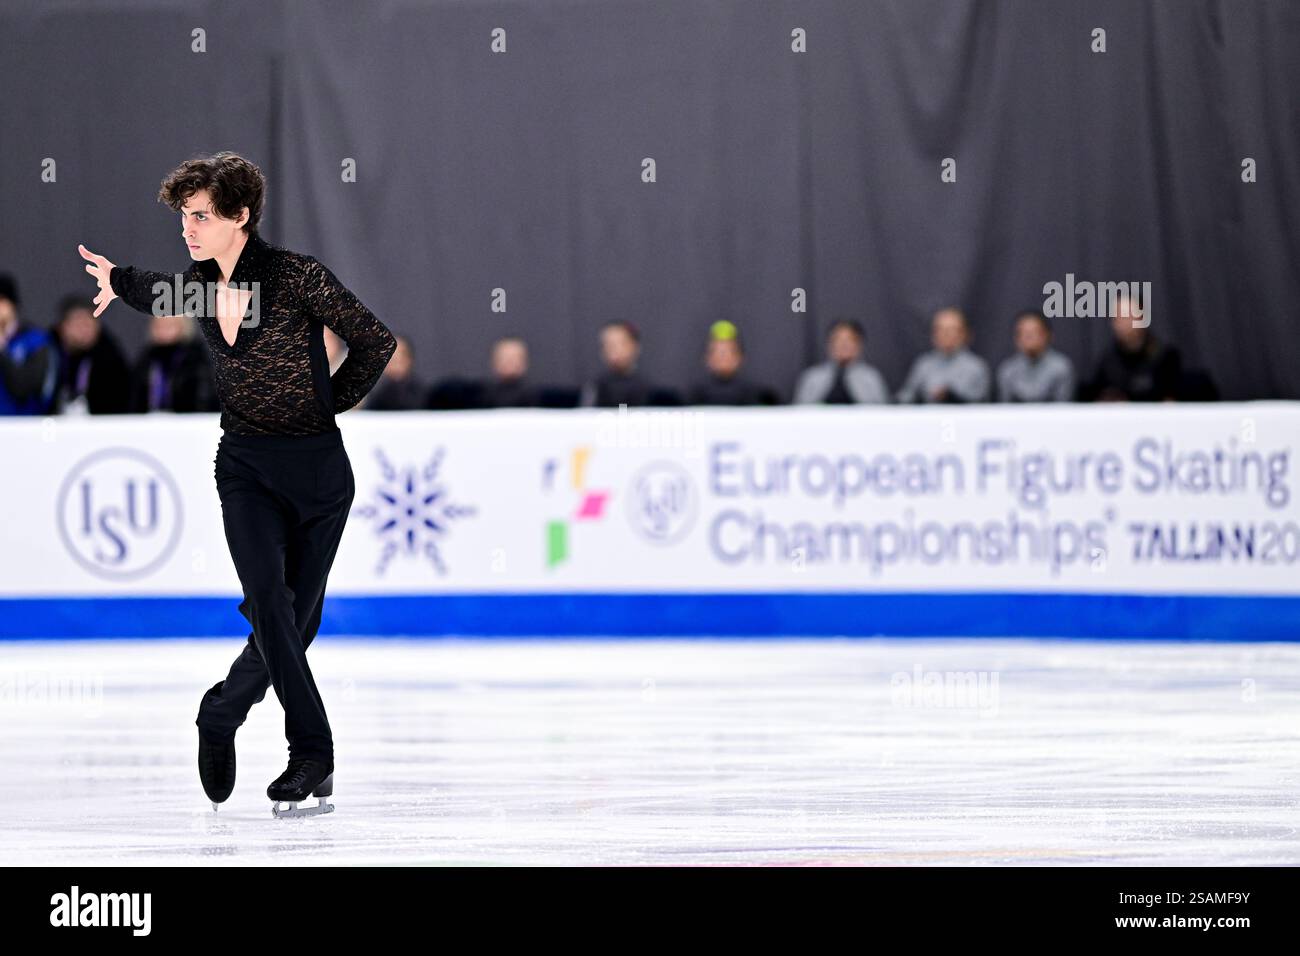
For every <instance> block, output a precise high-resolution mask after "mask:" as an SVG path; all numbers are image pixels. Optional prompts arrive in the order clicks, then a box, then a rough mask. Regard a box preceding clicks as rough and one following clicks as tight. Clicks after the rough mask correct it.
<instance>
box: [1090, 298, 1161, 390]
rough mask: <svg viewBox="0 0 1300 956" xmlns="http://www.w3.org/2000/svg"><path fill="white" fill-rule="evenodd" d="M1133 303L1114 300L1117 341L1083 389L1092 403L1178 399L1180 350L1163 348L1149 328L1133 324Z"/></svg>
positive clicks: (1103, 356)
mask: <svg viewBox="0 0 1300 956" xmlns="http://www.w3.org/2000/svg"><path fill="white" fill-rule="evenodd" d="M1134 317H1135V312H1134V309H1133V304H1132V303H1131V302H1130V301H1129V300H1128V298H1126V297H1125V296H1120V297H1119V298H1118V299H1116V301H1115V315H1114V316H1113V317H1112V318H1111V323H1110V328H1111V332H1112V333H1113V334H1114V336H1115V339H1114V341H1113V342H1112V343H1111V345H1110V348H1108V349H1107V350H1106V351H1105V352H1103V353H1102V355H1101V358H1100V359H1098V360H1097V367H1096V369H1095V370H1094V371H1093V373H1092V378H1091V379H1089V380H1088V382H1087V383H1086V384H1085V385H1084V386H1083V388H1082V389H1081V390H1080V397H1081V398H1083V400H1084V401H1090V402H1172V401H1174V400H1176V399H1177V397H1178V388H1179V383H1180V381H1181V379H1182V372H1183V363H1182V357H1181V356H1180V355H1179V354H1178V350H1177V349H1175V348H1173V347H1172V346H1167V345H1164V344H1163V343H1161V342H1159V341H1158V340H1157V339H1156V338H1155V336H1153V335H1152V334H1151V330H1150V329H1148V328H1142V327H1139V326H1137V325H1135V324H1134Z"/></svg>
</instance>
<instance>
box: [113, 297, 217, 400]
mask: <svg viewBox="0 0 1300 956" xmlns="http://www.w3.org/2000/svg"><path fill="white" fill-rule="evenodd" d="M195 331H196V329H195V325H194V319H192V318H191V317H189V316H188V315H155V316H154V317H153V318H152V319H150V321H149V346H148V347H147V348H146V349H145V351H144V353H143V354H142V355H141V356H140V358H139V360H138V361H137V362H136V365H135V369H134V371H133V373H132V376H131V411H133V412H157V411H166V412H215V411H219V410H220V407H221V406H220V403H219V402H218V401H217V394H216V388H215V386H214V384H213V381H212V364H211V362H210V360H209V358H208V353H207V349H206V348H205V347H204V345H203V343H202V342H201V341H199V340H198V339H197V338H196V337H195Z"/></svg>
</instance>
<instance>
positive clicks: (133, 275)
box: [108, 266, 189, 315]
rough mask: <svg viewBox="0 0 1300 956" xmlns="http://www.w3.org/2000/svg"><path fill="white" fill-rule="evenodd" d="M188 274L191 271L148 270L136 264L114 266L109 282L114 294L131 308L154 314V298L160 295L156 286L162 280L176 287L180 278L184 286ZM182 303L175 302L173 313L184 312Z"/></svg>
mask: <svg viewBox="0 0 1300 956" xmlns="http://www.w3.org/2000/svg"><path fill="white" fill-rule="evenodd" d="M188 276H189V273H182V272H177V273H167V272H146V271H145V270H143V269H137V268H136V267H135V266H113V270H112V271H111V272H110V273H109V274H108V284H109V285H110V286H112V288H113V292H114V294H115V295H117V297H118V298H119V299H121V300H122V301H123V302H125V303H126V304H127V305H129V306H130V307H131V308H133V309H135V310H136V311H137V312H143V313H145V314H146V315H153V303H154V299H156V298H157V297H158V293H157V292H155V291H154V288H155V286H156V285H157V284H158V283H160V282H161V283H162V284H163V285H166V286H168V287H174V286H175V283H176V281H177V280H178V279H179V280H180V282H181V286H182V288H183V287H184V284H185V282H186V281H188ZM181 305H182V303H180V302H177V303H174V305H173V308H174V311H173V312H172V313H171V314H173V315H179V314H180V313H181V312H183V311H184V310H183V309H182V308H181Z"/></svg>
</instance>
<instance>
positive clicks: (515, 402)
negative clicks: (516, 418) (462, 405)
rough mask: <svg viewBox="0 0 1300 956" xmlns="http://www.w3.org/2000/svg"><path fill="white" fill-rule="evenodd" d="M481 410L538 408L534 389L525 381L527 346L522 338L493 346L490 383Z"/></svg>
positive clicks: (503, 341) (499, 340)
mask: <svg viewBox="0 0 1300 956" xmlns="http://www.w3.org/2000/svg"><path fill="white" fill-rule="evenodd" d="M480 400H481V402H482V405H483V407H484V408H532V407H534V406H535V405H537V404H538V394H537V389H535V388H533V386H532V385H531V384H530V383H529V381H528V346H527V345H526V344H525V343H524V340H523V339H521V338H516V337H514V336H508V337H506V338H503V339H498V340H497V341H496V342H495V343H494V344H493V346H492V380H491V381H490V382H488V383H487V384H486V385H484V386H483V393H482V396H481V399H480Z"/></svg>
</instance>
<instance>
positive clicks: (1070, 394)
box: [998, 311, 1074, 402]
mask: <svg viewBox="0 0 1300 956" xmlns="http://www.w3.org/2000/svg"><path fill="white" fill-rule="evenodd" d="M1015 343H1016V354H1015V355H1013V356H1011V357H1010V358H1008V359H1007V360H1006V361H1004V362H1003V363H1002V364H1001V365H999V366H998V401H999V402H1072V401H1074V363H1072V362H1071V361H1070V360H1069V359H1068V358H1066V357H1065V356H1064V355H1062V354H1061V353H1060V352H1058V351H1056V349H1054V348H1052V326H1051V324H1050V323H1049V322H1048V321H1047V318H1046V316H1044V315H1043V313H1041V312H1035V311H1025V312H1021V313H1020V314H1019V315H1017V316H1016V323H1015Z"/></svg>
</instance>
